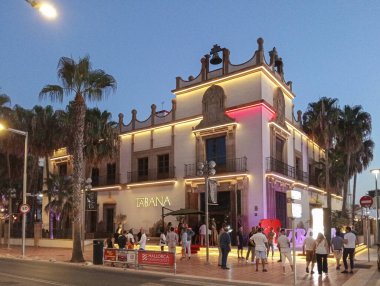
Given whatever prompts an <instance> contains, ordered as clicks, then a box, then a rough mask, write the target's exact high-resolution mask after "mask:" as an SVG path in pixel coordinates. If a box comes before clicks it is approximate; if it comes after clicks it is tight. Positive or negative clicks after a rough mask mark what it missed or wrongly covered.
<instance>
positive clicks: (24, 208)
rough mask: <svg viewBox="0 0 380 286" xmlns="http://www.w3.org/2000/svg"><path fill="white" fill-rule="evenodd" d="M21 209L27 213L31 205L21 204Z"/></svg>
mask: <svg viewBox="0 0 380 286" xmlns="http://www.w3.org/2000/svg"><path fill="white" fill-rule="evenodd" d="M19 210H20V212H21V213H23V214H26V213H28V212H30V205H28V204H22V205H20V207H19Z"/></svg>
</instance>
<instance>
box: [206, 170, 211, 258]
mask: <svg viewBox="0 0 380 286" xmlns="http://www.w3.org/2000/svg"><path fill="white" fill-rule="evenodd" d="M205 184H206V193H205V215H206V263H207V264H208V263H209V247H210V241H209V222H208V171H206V175H205Z"/></svg>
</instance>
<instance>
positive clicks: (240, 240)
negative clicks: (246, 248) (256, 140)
mask: <svg viewBox="0 0 380 286" xmlns="http://www.w3.org/2000/svg"><path fill="white" fill-rule="evenodd" d="M236 241H237V255H238V259H244V256H243V227H242V226H240V227H239V229H238V232H237V234H236Z"/></svg>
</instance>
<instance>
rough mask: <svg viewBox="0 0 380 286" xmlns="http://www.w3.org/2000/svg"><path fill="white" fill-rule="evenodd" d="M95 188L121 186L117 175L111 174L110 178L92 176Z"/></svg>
mask: <svg viewBox="0 0 380 286" xmlns="http://www.w3.org/2000/svg"><path fill="white" fill-rule="evenodd" d="M91 179H92V183H91V185H92V186H93V187H103V186H112V185H116V184H120V180H119V179H117V176H116V174H112V175H111V174H110V175H108V176H92V177H91Z"/></svg>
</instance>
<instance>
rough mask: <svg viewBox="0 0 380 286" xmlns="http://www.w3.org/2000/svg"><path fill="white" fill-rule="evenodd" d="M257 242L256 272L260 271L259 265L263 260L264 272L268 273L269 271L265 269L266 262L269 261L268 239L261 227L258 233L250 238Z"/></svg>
mask: <svg viewBox="0 0 380 286" xmlns="http://www.w3.org/2000/svg"><path fill="white" fill-rule="evenodd" d="M250 239H252V240H253V241H254V242H255V245H256V246H255V250H256V271H259V263H260V259H261V263H262V265H263V272H267V271H268V270H267V269H266V268H265V262H266V260H267V247H268V239H267V237H266V236H265V235H264V234H263V229H262V228H261V227H259V228H258V229H257V233H255V234H254V235H252V237H251V238H250Z"/></svg>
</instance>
